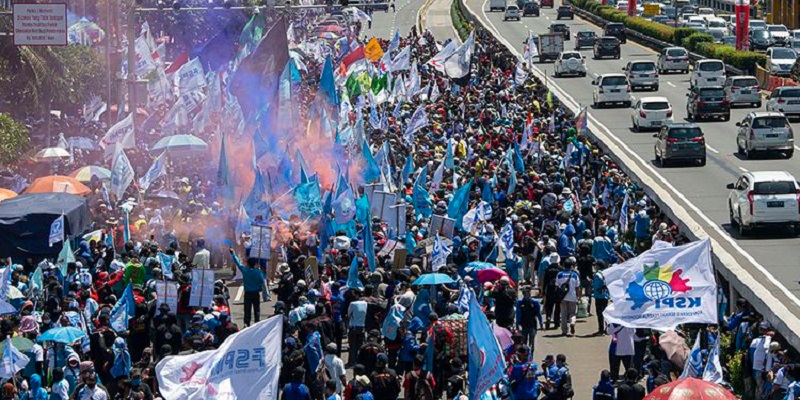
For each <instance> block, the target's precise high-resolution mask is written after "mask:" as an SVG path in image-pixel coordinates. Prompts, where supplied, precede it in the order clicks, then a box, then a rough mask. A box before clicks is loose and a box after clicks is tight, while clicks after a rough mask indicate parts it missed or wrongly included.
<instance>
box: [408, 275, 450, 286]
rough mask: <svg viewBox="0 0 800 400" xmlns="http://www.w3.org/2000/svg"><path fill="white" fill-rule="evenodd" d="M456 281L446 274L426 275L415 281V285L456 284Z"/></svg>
mask: <svg viewBox="0 0 800 400" xmlns="http://www.w3.org/2000/svg"><path fill="white" fill-rule="evenodd" d="M454 282H455V281H454V280H453V279H452V278H450V277H449V276H447V275H445V274H425V275H422V276H420V277H419V278H417V280H415V281H414V283H413V284H414V285H417V286H419V285H442V284H446V283H454Z"/></svg>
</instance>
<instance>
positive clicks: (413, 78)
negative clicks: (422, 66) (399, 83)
mask: <svg viewBox="0 0 800 400" xmlns="http://www.w3.org/2000/svg"><path fill="white" fill-rule="evenodd" d="M421 86H422V82H421V80H420V77H419V67H418V66H417V60H414V63H413V64H411V72H409V74H408V82H406V93H410V94H411V96H413V95H415V94H416V93H417V92H419V88H420V87H421Z"/></svg>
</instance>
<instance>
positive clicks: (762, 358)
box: [750, 322, 775, 400]
mask: <svg viewBox="0 0 800 400" xmlns="http://www.w3.org/2000/svg"><path fill="white" fill-rule="evenodd" d="M760 328H761V329H762V331H763V332H764V334H763V335H761V336H759V337H757V338H755V339H753V341H751V342H750V353H751V354H752V355H753V356H752V357H753V378H754V379H755V381H756V400H761V399H763V398H764V397H765V396H766V393H767V391H766V390H765V389H766V385H764V381H765V375H766V373H767V372H769V370H768V369H767V356H768V355H769V345H770V343H772V335H774V334H775V331H774V330H773V329H772V327H770V326H769V323H767V322H762V323H761V325H760Z"/></svg>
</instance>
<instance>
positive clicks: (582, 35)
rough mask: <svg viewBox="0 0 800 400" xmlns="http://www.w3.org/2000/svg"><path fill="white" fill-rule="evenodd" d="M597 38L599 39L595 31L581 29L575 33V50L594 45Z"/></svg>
mask: <svg viewBox="0 0 800 400" xmlns="http://www.w3.org/2000/svg"><path fill="white" fill-rule="evenodd" d="M595 39H597V35H595V33H594V31H579V32H578V33H576V34H575V50H580V49H581V48H582V47H592V46H594V41H595Z"/></svg>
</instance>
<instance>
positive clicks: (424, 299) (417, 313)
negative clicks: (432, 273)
mask: <svg viewBox="0 0 800 400" xmlns="http://www.w3.org/2000/svg"><path fill="white" fill-rule="evenodd" d="M429 290H430V289H429V288H422V289H421V290H420V291H419V293H418V294H417V298H416V299H414V305H413V306H412V315H413V316H414V318H419V320H420V322H422V325H423V326H428V324H430V323H431V321H430V320H429V319H428V316H429V315H431V311H432V310H431V293H430V291H429Z"/></svg>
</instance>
